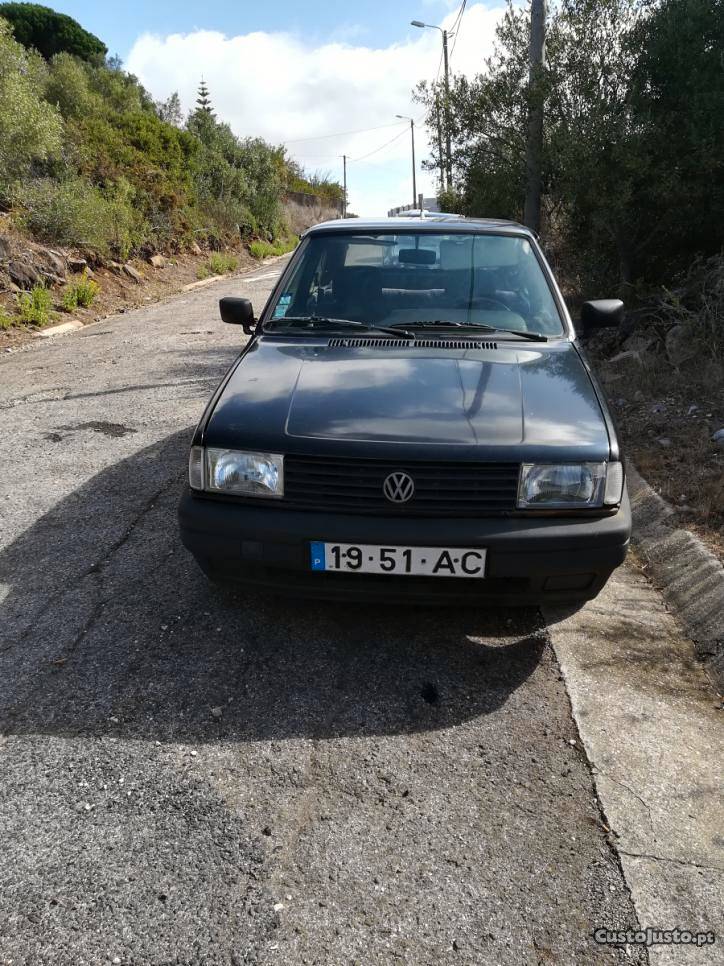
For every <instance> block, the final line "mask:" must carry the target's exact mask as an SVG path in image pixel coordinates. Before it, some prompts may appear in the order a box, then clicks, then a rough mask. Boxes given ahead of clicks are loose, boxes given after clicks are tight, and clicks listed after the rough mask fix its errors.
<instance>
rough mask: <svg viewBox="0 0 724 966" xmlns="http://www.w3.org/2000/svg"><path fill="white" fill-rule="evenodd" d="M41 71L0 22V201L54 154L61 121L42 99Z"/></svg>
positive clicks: (33, 57) (59, 139)
mask: <svg viewBox="0 0 724 966" xmlns="http://www.w3.org/2000/svg"><path fill="white" fill-rule="evenodd" d="M46 70H47V69H46V67H45V64H44V62H43V61H42V60H41V58H40V57H39V56H38V55H37V54H33V53H32V52H29V51H27V50H25V48H24V47H21V46H20V44H18V43H17V42H16V41H15V40H13V38H12V34H11V30H10V26H9V25H8V24H7V22H6V21H5V20H3V19H2V18H0V199H2V200H3V201H7V200H8V198H9V196H10V194H11V193H12V191H13V189H14V187H15V185H16V183H17V182H19V181H20V180H21V179H24V178H27V177H28V176H29V175H31V174H32V172H33V169H34V168H35V167H37V166H39V165H42V164H43V163H45V162H48V161H50V160H51V159H52V158H54V157H56V156H58V155H59V154H60V149H61V145H62V140H63V122H62V120H61V118H60V115H59V114H58V111H57V110H56V109H55V108H54V107H52V106H51V105H50V104H48V103H47V102H46V101H44V100H43V99H42V97H41V96H40V91H41V90H42V88H43V86H44V83H45V74H46Z"/></svg>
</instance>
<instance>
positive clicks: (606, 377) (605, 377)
mask: <svg viewBox="0 0 724 966" xmlns="http://www.w3.org/2000/svg"><path fill="white" fill-rule="evenodd" d="M599 376H600V377H601V382H602V383H603V384H604V385H606V386H607V385H608V384H609V383H612V382H616V380H617V379H623V373H622V372H614V371H613V370H612V369H602V370H601V371H600V372H599Z"/></svg>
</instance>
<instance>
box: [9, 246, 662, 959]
mask: <svg viewBox="0 0 724 966" xmlns="http://www.w3.org/2000/svg"><path fill="white" fill-rule="evenodd" d="M279 269H280V263H279V262H275V263H272V264H271V265H265V266H264V267H263V268H260V269H259V270H258V272H257V273H256V274H254V275H251V276H249V277H247V278H246V279H239V278H235V279H228V280H226V281H223V282H219V283H217V284H214V285H213V286H210V287H207V288H204V289H199V290H197V291H196V292H193V293H187V294H184V295H182V296H178V297H175V298H173V299H170V300H168V301H166V302H163V303H160V304H157V305H149V306H148V307H147V308H144V309H140V310H136V311H132V312H128V313H126V314H125V315H121V316H117V317H114V318H111V319H108V320H106V321H104V322H103V323H100V324H97V325H94V326H91V327H88V328H86V329H85V330H83V331H82V332H80V333H78V334H73V335H70V336H67V337H59V338H57V339H56V340H54V341H49V342H45V341H44V340H38V342H42V344H34V345H33V346H32V347H31V348H30V349H28V350H26V351H20V352H17V353H14V354H12V355H7V356H5V357H4V358H2V359H0V409H1V410H2V417H3V435H2V441H1V442H0V455H1V457H2V466H3V472H2V502H1V503H0V637H1V638H2V645H1V653H0V731H1V733H2V738H0V789H1V792H0V842H1V843H2V845H1V847H0V883H2V885H1V886H0V963H2V964H10V963H12V964H13V966H17V964H28V966H30V964H32V966H38V964H46V963H47V964H53V966H64V964H69V966H70V964H73V966H81V964H101V963H123V964H139V966H141V964H143V966H148V964H154V966H161V964H171V963H174V964H188V966H191V964H242V963H243V964H246V963H254V964H257V963H259V964H296V963H310V964H312V963H314V964H335V966H336V964H342V963H346V964H351V963H357V964H360V966H362V964H364V966H370V964H377V963H410V964H416V966H420V964H431V966H432V964H435V966H439V964H448V963H454V964H473V963H475V964H495V966H507V964H511V966H521V964H528V963H531V964H549V963H570V964H576V966H584V964H599V963H601V964H603V963H644V962H648V959H647V953H646V951H645V950H644V949H643V948H641V947H637V946H623V947H617V948H613V947H599V946H596V944H595V943H593V942H592V939H591V934H592V931H593V929H594V927H595V926H598V925H605V926H609V927H611V928H625V927H631V926H635V925H636V924H637V922H638V920H637V912H636V909H635V908H634V905H633V903H632V899H631V895H630V893H629V889H628V887H627V885H626V883H625V882H624V879H623V876H622V871H621V865H620V858H619V855H618V853H617V851H616V850H615V848H614V846H613V844H612V836H611V835H609V834H608V831H609V829H608V826H607V825H606V821H607V820H606V818H605V816H604V814H603V812H602V809H601V803H600V801H599V798H598V797H597V793H596V789H595V787H594V776H593V775H592V771H591V765H590V763H589V760H588V758H587V756H586V753H585V751H584V748H583V747H582V744H581V740H580V737H579V733H578V729H577V726H576V723H575V721H574V719H573V717H572V715H571V706H570V703H569V697H568V694H567V692H566V686H565V682H564V680H563V675H562V673H561V669H560V667H559V664H558V662H557V660H556V657H555V654H554V651H553V649H552V647H551V644H550V637H549V632H548V629H547V627H546V625H545V623H544V622H543V620H542V618H541V615H540V613H539V612H538V611H537V610H535V609H531V610H523V611H518V612H509V611H501V612H497V611H484V610H475V609H470V610H461V609H456V610H454V611H447V610H433V611H429V612H427V611H425V610H424V609H414V610H413V609H407V608H394V607H375V608H369V607H362V606H350V605H348V604H345V605H339V604H337V605H333V604H328V603H313V602H304V601H301V602H300V601H297V602H290V601H284V600H280V599H274V598H261V597H258V596H257V595H256V594H251V593H243V592H242V593H239V594H237V595H235V596H228V595H226V596H225V595H223V594H221V593H219V592H217V591H215V590H214V589H212V588H211V587H210V586H209V585H208V584H207V582H206V580H205V579H204V577H203V576H202V575H201V573H200V572H199V571H198V570H197V568H196V566H195V564H194V562H193V560H192V559H191V558H190V557H189V556H188V555H187V553H186V552H185V550H184V549H183V547H182V546H181V544H180V542H179V538H178V534H177V527H176V519H175V510H176V504H177V501H178V498H179V494H180V491H181V487H182V484H183V480H184V477H185V473H186V459H187V450H188V444H189V440H190V437H191V434H192V431H193V428H194V425H195V423H196V422H197V420H198V418H199V416H200V415H201V412H202V410H203V407H204V404H205V402H206V400H207V398H208V396H209V395H210V393H211V391H212V390H213V388H214V386H215V385H216V384H217V382H218V380H219V378H220V377H221V375H222V374H223V373H224V371H225V370H226V368H227V367H228V366H229V364H230V363H231V361H232V360H233V358H234V356H235V354H236V353H237V351H238V349H239V344H240V339H241V338H242V336H241V333H240V332H239V331H238V330H237V329H235V328H234V327H231V326H224V325H222V324H221V322H220V321H219V319H218V314H217V300H218V298H219V296H220V295H222V294H244V295H248V296H250V297H251V298H252V299H253V301H254V302H255V304H256V306H257V307H259V308H260V307H261V304H262V302H263V301H264V299H265V298H266V295H267V293H268V291H269V289H270V287H271V285H272V283H273V282H274V275H275V273H277V272H278V271H279ZM657 925H659V924H658V923H657ZM661 925H666V924H661ZM669 925H677V923H671V924H669Z"/></svg>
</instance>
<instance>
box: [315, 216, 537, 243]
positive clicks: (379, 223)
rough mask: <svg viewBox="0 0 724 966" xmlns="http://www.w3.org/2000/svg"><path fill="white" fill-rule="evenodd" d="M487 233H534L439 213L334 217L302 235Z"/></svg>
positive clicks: (499, 221)
mask: <svg viewBox="0 0 724 966" xmlns="http://www.w3.org/2000/svg"><path fill="white" fill-rule="evenodd" d="M442 230H444V231H445V232H487V233H495V234H501V235H508V234H510V235H521V234H524V235H528V236H529V237H531V238H532V237H534V235H533V232H531V230H530V229H529V228H526V227H525V225H520V224H518V222H516V221H505V220H504V219H502V218H465V217H463V216H462V215H449V214H442V213H439V212H425V215H424V217H420V216H419V215H418V216H417V217H411V216H410V215H407V216H403V217H401V218H337V219H335V220H334V221H323V222H321V223H320V224H319V225H313V226H312V227H311V228H309V229H308V231H306V232H305V235H316V234H317V233H327V232H349V231H353V232H378V231H379V232H383V231H399V232H421V231H433V232H434V231H437V232H439V231H442Z"/></svg>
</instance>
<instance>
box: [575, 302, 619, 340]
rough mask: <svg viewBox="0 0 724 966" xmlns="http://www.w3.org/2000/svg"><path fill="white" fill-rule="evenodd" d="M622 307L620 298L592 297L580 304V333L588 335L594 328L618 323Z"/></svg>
mask: <svg viewBox="0 0 724 966" xmlns="http://www.w3.org/2000/svg"><path fill="white" fill-rule="evenodd" d="M623 316H624V308H623V302H622V301H621V299H594V300H593V301H591V302H584V303H583V305H582V306H581V335H590V333H591V332H595V331H596V329H603V328H608V327H610V326H614V325H620V324H621V323H622V322H623Z"/></svg>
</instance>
